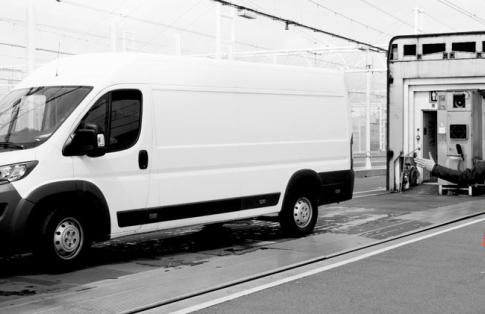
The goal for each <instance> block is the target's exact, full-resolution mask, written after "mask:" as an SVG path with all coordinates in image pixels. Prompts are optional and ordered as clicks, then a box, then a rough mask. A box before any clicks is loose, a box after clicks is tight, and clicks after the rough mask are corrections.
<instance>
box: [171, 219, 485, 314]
mask: <svg viewBox="0 0 485 314" xmlns="http://www.w3.org/2000/svg"><path fill="white" fill-rule="evenodd" d="M482 221H485V218H480V219H477V220H474V221H470V222H467V223H464V224H461V225H458V226H454V227H450V228H448V229H444V230H440V231H437V232H434V233H431V234H427V235H424V236H421V237H417V238H414V239H411V240H408V241H405V242H401V243H397V244H394V245H391V246H388V247H385V248H382V249H378V250H375V251H373V252H369V253H365V254H362V255H359V256H356V257H352V258H349V259H347V260H344V261H340V262H337V263H334V264H330V265H326V266H323V267H319V268H315V269H312V270H309V271H306V272H303V273H301V274H298V275H293V276H290V277H286V278H283V279H279V280H276V281H273V282H270V283H267V284H264V285H261V286H258V287H254V288H251V289H246V290H243V291H240V292H237V293H233V294H230V295H228V296H225V297H222V298H218V299H214V300H211V301H207V302H203V303H200V304H197V305H194V306H190V307H187V308H184V309H182V310H179V311H176V312H173V313H177V314H182V313H190V312H194V311H198V310H201V309H204V308H208V307H210V306H214V305H216V304H220V303H223V302H227V301H230V300H234V299H237V298H240V297H242V296H246V295H249V294H252V293H255V292H259V291H262V290H265V289H268V288H272V287H276V286H279V285H282V284H285V283H288V282H291V281H295V280H298V279H301V278H304V277H308V276H312V275H315V274H318V273H321V272H324V271H327V270H331V269H334V268H337V267H340V266H344V265H347V264H350V263H353V262H357V261H360V260H363V259H366V258H368V257H371V256H374V255H378V254H381V253H384V252H387V251H390V250H394V249H396V248H399V247H401V246H405V245H408V244H411V243H415V242H418V241H422V240H425V239H428V238H431V237H434V236H437V235H440V234H443V233H446V232H449V231H453V230H457V229H460V228H464V227H467V226H470V225H473V224H476V223H479V222H482Z"/></svg>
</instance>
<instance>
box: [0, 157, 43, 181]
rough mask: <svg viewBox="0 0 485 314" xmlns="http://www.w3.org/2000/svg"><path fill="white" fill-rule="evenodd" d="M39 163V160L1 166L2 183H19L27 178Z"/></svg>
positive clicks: (0, 179)
mask: <svg viewBox="0 0 485 314" xmlns="http://www.w3.org/2000/svg"><path fill="white" fill-rule="evenodd" d="M38 163H39V162H38V161H37V160H33V161H26V162H20V163H17V164H10V165H4V166H0V181H4V180H8V181H9V182H13V181H17V180H20V179H22V178H23V177H25V176H27V175H28V174H29V173H30V172H31V171H32V170H33V169H34V168H35V166H37V164H38Z"/></svg>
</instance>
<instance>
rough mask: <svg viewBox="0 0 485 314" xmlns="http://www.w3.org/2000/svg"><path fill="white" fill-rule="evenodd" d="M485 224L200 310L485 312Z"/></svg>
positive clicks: (266, 311)
mask: <svg viewBox="0 0 485 314" xmlns="http://www.w3.org/2000/svg"><path fill="white" fill-rule="evenodd" d="M484 234H485V223H484V222H479V223H476V224H472V225H469V226H467V227H464V228H460V229H456V230H453V231H450V232H446V233H443V234H440V235H436V236H434V237H431V238H428V239H425V240H421V241H418V242H415V243H411V244H407V245H404V246H401V247H398V248H395V249H393V250H390V251H387V252H385V253H382V254H378V255H374V256H371V257H368V258H365V259H363V260H359V261H356V262H353V263H349V264H346V265H344V266H340V267H337V268H333V269H330V270H328V271H324V272H321V273H318V274H316V275H313V276H310V277H306V278H301V279H298V280H296V281H292V282H289V283H286V284H282V285H279V286H276V287H273V288H269V289H266V290H263V291H260V292H257V293H254V294H250V295H247V296H244V297H241V298H238V299H235V300H232V301H229V302H226V303H222V304H218V305H216V306H212V307H209V308H206V309H204V310H201V311H199V312H200V313H484V312H485V298H484V297H483V291H484V289H485V248H484V247H483V237H484Z"/></svg>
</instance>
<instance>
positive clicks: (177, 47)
mask: <svg viewBox="0 0 485 314" xmlns="http://www.w3.org/2000/svg"><path fill="white" fill-rule="evenodd" d="M173 39H174V41H175V54H176V55H179V56H180V55H181V54H182V39H181V38H180V34H179V33H175V34H173Z"/></svg>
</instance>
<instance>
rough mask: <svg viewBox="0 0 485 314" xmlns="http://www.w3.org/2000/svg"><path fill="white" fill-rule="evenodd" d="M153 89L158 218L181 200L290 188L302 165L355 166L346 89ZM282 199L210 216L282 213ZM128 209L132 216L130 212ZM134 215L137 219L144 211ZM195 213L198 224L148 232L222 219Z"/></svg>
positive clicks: (154, 225)
mask: <svg viewBox="0 0 485 314" xmlns="http://www.w3.org/2000/svg"><path fill="white" fill-rule="evenodd" d="M152 94H153V106H154V108H153V112H154V119H155V121H156V123H155V130H154V131H155V139H154V141H155V142H154V150H153V158H152V159H151V160H152V162H153V164H152V166H153V168H152V178H153V181H152V183H153V184H154V185H155V186H157V187H158V191H159V199H158V201H157V202H156V203H153V204H149V206H148V207H149V208H150V210H151V211H154V212H157V208H161V209H159V210H158V212H157V213H158V214H156V215H155V216H157V219H162V218H158V217H160V216H159V214H161V213H162V212H163V208H165V207H167V210H168V208H172V206H175V205H176V204H192V203H200V202H202V203H204V202H209V203H210V202H212V201H216V200H225V199H231V198H236V197H240V196H242V197H245V196H247V197H253V196H258V195H263V194H270V193H283V192H284V191H285V189H286V185H287V184H288V181H289V178H290V177H291V175H292V174H293V173H295V172H297V171H298V170H300V169H302V168H311V169H314V170H315V171H317V172H322V173H325V172H332V171H339V170H342V169H349V168H350V142H349V141H350V137H349V136H347V135H348V132H349V127H348V125H347V123H346V121H348V117H347V112H348V110H347V106H346V103H345V97H344V96H343V95H342V94H325V93H308V94H305V93H303V92H295V91H293V92H291V91H290V92H288V91H264V92H263V91H256V90H242V89H228V88H225V89H223V88H219V89H207V90H200V89H199V90H183V89H170V88H164V89H161V88H160V89H156V90H154V91H153V93H152ZM282 199H283V198H282V197H281V198H279V201H278V204H268V207H266V208H263V209H259V211H258V210H255V209H254V208H242V207H241V208H240V210H239V211H234V210H229V211H227V214H225V216H224V214H222V216H221V212H220V211H218V210H217V207H214V211H213V212H212V213H211V212H210V211H205V215H210V214H214V215H217V216H218V218H217V219H223V220H224V219H226V220H228V219H238V218H244V217H251V216H254V215H258V214H267V213H270V212H278V211H279V210H280V206H281V201H282ZM154 201H155V200H154ZM269 205H271V206H269ZM276 205H277V206H276ZM185 207H187V206H185ZM185 207H184V206H182V207H180V206H178V207H177V208H176V209H175V208H172V209H173V210H174V211H183V210H187V208H185ZM160 211H161V212H160ZM138 213H139V214H141V215H145V217H146V215H147V213H146V212H145V213H144V214H143V211H141V212H138ZM120 215H121V216H124V217H125V218H123V219H125V220H130V219H128V218H127V215H130V214H129V213H120ZM131 215H134V216H132V218H133V219H135V218H134V217H135V216H136V215H137V211H135V212H132V213H131ZM179 215H180V219H183V218H189V217H188V216H186V215H185V214H179ZM155 216H153V217H154V219H155ZM162 216H163V215H162ZM193 217H197V218H196V219H194V220H193V221H191V222H189V221H187V220H186V221H185V222H182V221H180V222H178V223H177V222H174V221H170V222H158V223H156V222H157V220H154V221H153V222H154V223H151V224H149V225H145V226H143V227H142V231H150V230H156V229H159V228H167V227H176V226H179V225H186V224H189V223H204V222H211V221H213V220H214V219H216V217H207V218H204V217H200V216H199V215H193ZM135 220H136V219H135ZM162 220H163V219H162ZM158 221H161V220H158Z"/></svg>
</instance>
